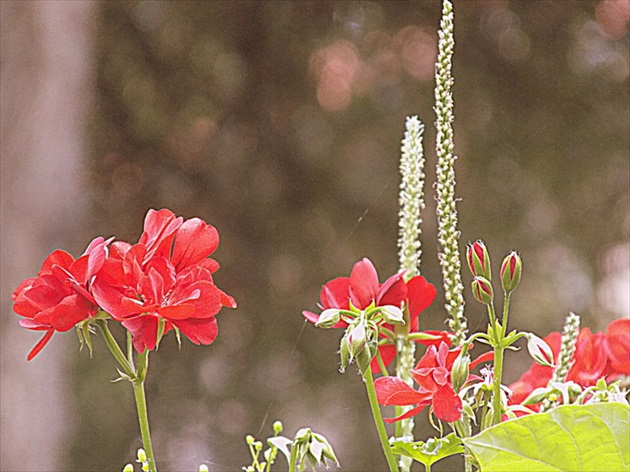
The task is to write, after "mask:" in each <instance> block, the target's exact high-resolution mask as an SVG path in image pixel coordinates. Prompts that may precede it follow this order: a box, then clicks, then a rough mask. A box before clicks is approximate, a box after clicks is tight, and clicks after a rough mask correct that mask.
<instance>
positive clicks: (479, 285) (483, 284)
mask: <svg viewBox="0 0 630 472" xmlns="http://www.w3.org/2000/svg"><path fill="white" fill-rule="evenodd" d="M472 292H473V295H474V296H475V299H476V300H477V301H479V302H481V303H483V304H484V305H490V304H491V303H492V299H493V298H494V292H493V290H492V284H491V283H490V281H489V280H488V279H486V278H484V277H475V278H474V279H473V281H472Z"/></svg>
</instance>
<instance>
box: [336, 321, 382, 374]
mask: <svg viewBox="0 0 630 472" xmlns="http://www.w3.org/2000/svg"><path fill="white" fill-rule="evenodd" d="M339 352H340V354H341V368H340V370H341V372H345V370H346V367H347V366H348V365H349V364H352V362H353V361H354V360H356V361H357V365H358V366H359V370H360V371H361V373H365V371H366V370H367V369H368V368H369V367H370V363H371V362H372V359H374V357H375V356H376V354H377V352H378V326H377V324H376V323H375V322H374V321H372V320H368V319H367V318H365V317H363V316H360V317H357V318H355V319H354V320H353V321H352V322H351V323H350V325H349V326H348V328H347V329H346V332H345V333H344V335H343V337H342V338H341V344H340V345H339Z"/></svg>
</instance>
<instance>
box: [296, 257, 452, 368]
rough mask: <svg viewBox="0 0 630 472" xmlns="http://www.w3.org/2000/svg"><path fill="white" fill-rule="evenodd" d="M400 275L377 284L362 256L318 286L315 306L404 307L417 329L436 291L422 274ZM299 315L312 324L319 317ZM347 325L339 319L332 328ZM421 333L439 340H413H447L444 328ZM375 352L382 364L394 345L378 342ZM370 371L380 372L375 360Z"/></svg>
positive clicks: (389, 358)
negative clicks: (346, 271) (343, 273)
mask: <svg viewBox="0 0 630 472" xmlns="http://www.w3.org/2000/svg"><path fill="white" fill-rule="evenodd" d="M404 275H405V274H404V272H399V273H397V274H395V275H392V276H391V277H389V278H388V279H387V280H386V281H385V283H382V284H380V283H379V281H378V273H377V272H376V268H375V267H374V265H373V264H372V262H371V261H370V260H369V259H367V258H364V259H363V260H361V261H359V262H357V263H356V264H355V265H354V267H353V269H352V272H351V273H350V277H338V278H336V279H333V280H331V281H330V282H328V283H326V284H325V285H324V286H323V287H322V290H321V294H320V300H321V303H320V304H319V307H320V308H321V309H322V311H323V310H326V309H329V308H337V309H341V310H348V309H349V308H350V302H352V305H353V306H355V307H356V308H358V309H360V310H364V309H366V308H367V307H368V306H370V305H371V304H372V303H374V304H375V306H385V305H393V306H396V307H402V306H408V307H409V317H410V332H411V333H413V332H417V331H418V316H419V315H420V313H422V312H423V311H424V310H425V309H426V308H428V306H429V305H431V303H433V300H434V299H435V296H436V295H437V290H436V289H435V287H434V286H433V285H431V284H430V283H429V282H427V280H426V279H425V278H424V277H422V276H416V277H413V278H411V279H409V280H408V281H407V282H405V279H404ZM302 314H303V315H304V317H305V318H306V319H307V320H309V321H310V322H312V323H317V321H318V320H319V315H317V314H315V313H312V312H310V311H303V312H302ZM347 326H348V323H346V322H345V321H343V320H340V321H339V322H338V323H337V324H335V325H334V326H333V328H346V327H347ZM382 326H383V327H385V328H387V329H389V330H390V331H393V330H394V327H393V326H392V325H391V324H389V323H383V325H382ZM425 333H428V334H433V335H436V336H439V339H437V340H429V341H427V340H421V341H417V342H420V343H422V344H425V345H431V344H437V343H439V342H441V341H442V340H445V341H448V333H447V332H445V331H425ZM379 351H380V353H381V357H382V359H383V362H384V363H385V365H386V366H387V365H389V364H390V363H391V362H392V361H393V359H394V358H395V357H396V347H395V346H394V345H393V344H385V345H382V346H380V347H379ZM372 371H373V372H379V371H380V368H379V367H378V363H377V362H376V360H373V361H372Z"/></svg>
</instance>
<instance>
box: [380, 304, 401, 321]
mask: <svg viewBox="0 0 630 472" xmlns="http://www.w3.org/2000/svg"><path fill="white" fill-rule="evenodd" d="M381 314H382V315H383V319H384V320H385V321H387V322H388V323H391V324H405V316H404V315H403V312H402V310H401V309H400V308H398V307H397V306H394V305H385V306H384V307H381Z"/></svg>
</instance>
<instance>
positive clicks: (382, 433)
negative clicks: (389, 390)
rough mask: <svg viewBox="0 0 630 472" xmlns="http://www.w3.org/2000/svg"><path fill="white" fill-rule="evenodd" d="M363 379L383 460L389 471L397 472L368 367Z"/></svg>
mask: <svg viewBox="0 0 630 472" xmlns="http://www.w3.org/2000/svg"><path fill="white" fill-rule="evenodd" d="M363 379H364V380H365V388H366V389H367V394H368V399H369V400H370V408H371V409H372V416H373V417H374V424H375V425H376V429H377V431H378V437H379V439H380V440H381V446H382V447H383V452H384V453H385V458H386V459H387V465H388V466H389V471H390V472H399V469H398V464H397V463H396V458H395V457H394V453H393V452H392V448H391V446H390V445H389V440H388V439H387V431H386V430H385V424H384V423H383V416H382V415H381V409H380V408H379V406H378V401H377V400H376V389H375V388H374V377H373V376H372V370H371V369H370V368H369V367H368V368H367V369H366V371H365V373H364V374H363Z"/></svg>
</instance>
